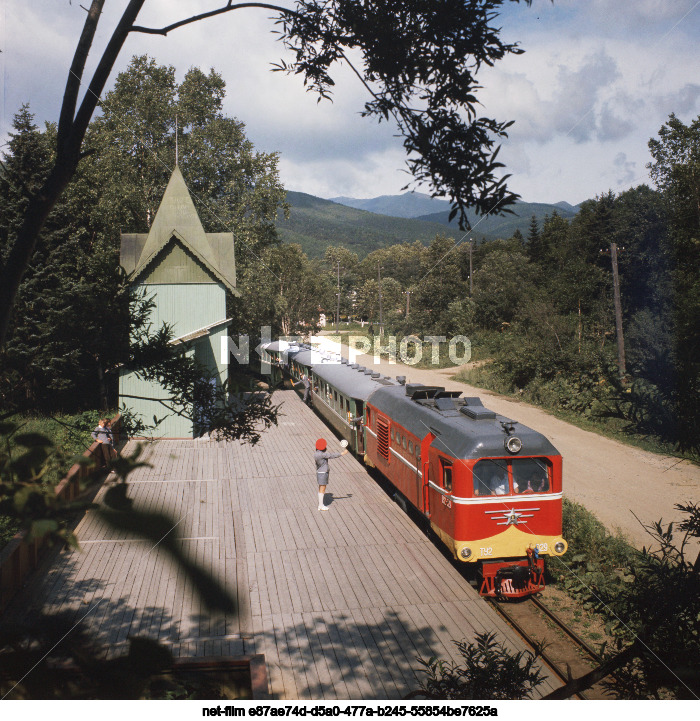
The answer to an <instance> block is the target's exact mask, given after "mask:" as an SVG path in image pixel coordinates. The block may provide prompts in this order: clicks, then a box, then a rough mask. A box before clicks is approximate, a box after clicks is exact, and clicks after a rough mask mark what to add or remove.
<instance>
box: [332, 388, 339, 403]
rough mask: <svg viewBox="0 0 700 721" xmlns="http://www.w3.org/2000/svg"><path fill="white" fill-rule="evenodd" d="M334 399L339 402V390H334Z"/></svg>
mask: <svg viewBox="0 0 700 721" xmlns="http://www.w3.org/2000/svg"><path fill="white" fill-rule="evenodd" d="M333 400H334V401H335V402H336V403H337V402H338V391H333Z"/></svg>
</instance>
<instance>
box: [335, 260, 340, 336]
mask: <svg viewBox="0 0 700 721" xmlns="http://www.w3.org/2000/svg"><path fill="white" fill-rule="evenodd" d="M336 295H337V305H336V311H335V332H336V333H337V332H338V327H339V326H340V261H338V293H337V294H336Z"/></svg>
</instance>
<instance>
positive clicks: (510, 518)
mask: <svg viewBox="0 0 700 721" xmlns="http://www.w3.org/2000/svg"><path fill="white" fill-rule="evenodd" d="M520 516H522V513H518V512H517V511H516V510H515V509H512V510H511V512H510V513H509V514H508V515H507V516H506V517H505V518H506V522H507V523H506V525H508V526H517V525H518V523H520Z"/></svg>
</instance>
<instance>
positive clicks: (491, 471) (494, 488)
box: [472, 459, 508, 496]
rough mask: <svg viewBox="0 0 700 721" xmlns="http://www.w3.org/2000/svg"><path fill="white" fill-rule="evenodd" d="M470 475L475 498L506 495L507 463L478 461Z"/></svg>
mask: <svg viewBox="0 0 700 721" xmlns="http://www.w3.org/2000/svg"><path fill="white" fill-rule="evenodd" d="M472 473H473V476H474V495H475V496H505V495H506V494H507V493H508V465H507V461H495V460H493V461H492V460H490V459H489V460H487V459H485V460H483V461H479V462H478V463H476V464H475V465H474V469H473V471H472Z"/></svg>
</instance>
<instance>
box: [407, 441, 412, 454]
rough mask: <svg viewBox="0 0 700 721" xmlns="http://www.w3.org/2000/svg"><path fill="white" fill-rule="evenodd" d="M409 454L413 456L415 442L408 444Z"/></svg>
mask: <svg viewBox="0 0 700 721" xmlns="http://www.w3.org/2000/svg"><path fill="white" fill-rule="evenodd" d="M408 452H409V453H410V454H411V455H413V441H409V442H408Z"/></svg>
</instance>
